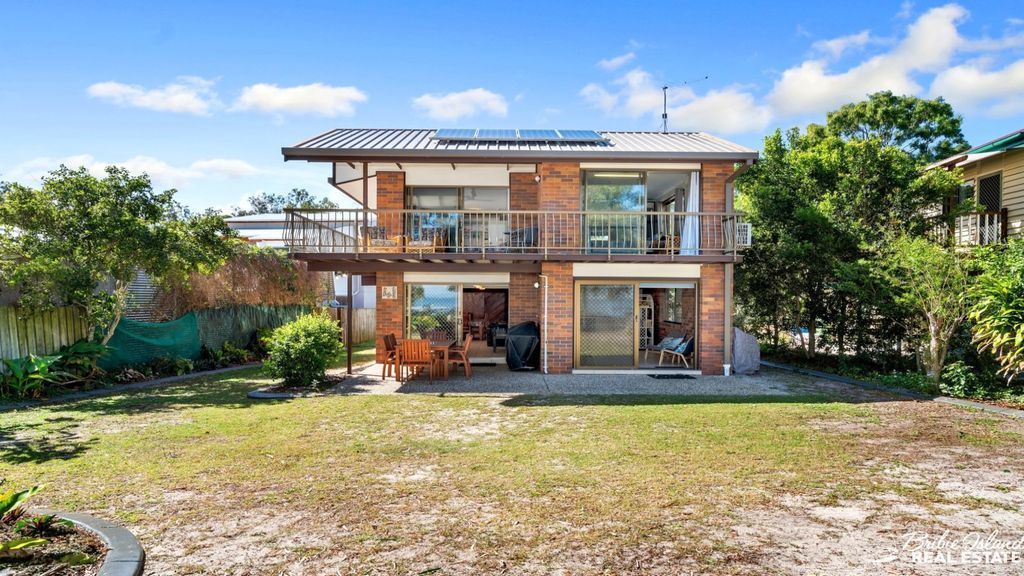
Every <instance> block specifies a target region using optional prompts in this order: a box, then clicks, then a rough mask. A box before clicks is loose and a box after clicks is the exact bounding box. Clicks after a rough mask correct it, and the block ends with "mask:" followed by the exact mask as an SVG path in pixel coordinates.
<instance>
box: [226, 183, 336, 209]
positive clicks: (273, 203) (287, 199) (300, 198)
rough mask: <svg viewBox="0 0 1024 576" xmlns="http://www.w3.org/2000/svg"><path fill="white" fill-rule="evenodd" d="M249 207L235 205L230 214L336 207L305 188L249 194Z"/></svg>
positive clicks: (331, 202)
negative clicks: (279, 192) (284, 192)
mask: <svg viewBox="0 0 1024 576" xmlns="http://www.w3.org/2000/svg"><path fill="white" fill-rule="evenodd" d="M249 206H251V208H248V209H246V208H239V207H237V206H236V207H235V208H234V210H232V213H231V215H232V216H251V215H253V214H278V213H281V212H284V209H285V208H308V209H315V208H337V207H338V205H337V204H335V203H334V202H333V201H331V199H329V198H316V197H315V196H313V195H312V194H310V193H309V191H307V190H306V189H305V188H292V191H291V192H289V193H287V194H271V193H269V192H260V193H258V194H254V195H252V196H249Z"/></svg>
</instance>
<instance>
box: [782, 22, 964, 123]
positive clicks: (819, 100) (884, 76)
mask: <svg viewBox="0 0 1024 576" xmlns="http://www.w3.org/2000/svg"><path fill="white" fill-rule="evenodd" d="M966 16H967V11H966V10H964V9H963V8H962V7H960V6H957V5H955V4H949V5H946V6H942V7H939V8H933V9H932V10H929V11H928V12H926V13H924V14H923V15H921V16H920V17H919V18H918V19H917V20H916V21H914V22H913V23H912V24H911V25H910V26H908V28H907V35H906V37H905V38H904V39H903V40H902V41H901V42H900V43H899V44H898V45H897V46H896V47H895V48H893V50H892V51H890V52H888V53H885V54H881V55H878V56H874V57H872V58H869V59H868V60H866V61H864V62H862V63H860V64H858V65H856V66H854V67H852V68H850V69H849V70H846V71H844V72H831V71H830V70H828V64H827V62H826V61H824V60H821V59H812V60H807V61H805V62H803V63H801V64H800V65H798V66H796V67H793V68H790V69H788V70H786V71H784V72H783V73H782V77H781V78H779V80H778V81H776V83H775V86H774V87H773V89H772V91H771V93H769V94H768V97H767V99H768V102H769V104H771V105H772V107H773V108H774V109H775V110H776V111H777V112H778V113H779V114H781V115H784V116H801V115H818V114H822V113H824V112H826V111H828V110H832V109H835V108H837V107H839V106H841V105H843V104H846V103H848V102H852V101H856V100H860V99H861V98H864V97H865V96H866V95H868V94H870V93H872V92H877V91H879V90H892V91H893V92H895V93H898V94H917V93H920V92H921V86H920V85H918V84H917V82H916V81H915V80H914V74H915V73H921V72H937V71H939V70H941V69H943V68H944V67H946V66H947V65H948V64H949V62H950V59H951V58H952V57H953V55H954V54H955V53H956V51H957V49H958V48H960V47H961V44H962V42H963V39H962V38H961V37H960V34H959V33H958V32H957V24H958V23H959V22H960V21H961V20H963V19H964V18H965V17H966Z"/></svg>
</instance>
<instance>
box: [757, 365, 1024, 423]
mask: <svg viewBox="0 0 1024 576" xmlns="http://www.w3.org/2000/svg"><path fill="white" fill-rule="evenodd" d="M761 365H762V366H767V367H769V368H776V369H778V370H786V371H788V372H795V373H797V374H804V375H806V376H814V377H815V378H822V379H825V380H831V381H833V382H840V383H842V384H849V385H851V386H858V387H860V388H866V389H868V390H876V391H879V392H889V393H891V394H898V395H900V396H906V397H908V398H914V399H916V400H931V401H932V402H938V403H939V404H950V405H952V406H959V407H961V408H969V409H971V410H980V411H982V412H989V413H991V414H999V415H1001V416H1008V417H1010V418H1020V419H1024V410H1018V409H1016V408H1006V407H1005V406H996V405H994V404H986V403H984V402H975V401H973V400H964V399H963V398H951V397H949V396H933V395H931V394H925V393H923V392H917V391H916V390H907V389H906V388H892V387H889V386H882V385H881V384H875V383H873V382H865V381H863V380H857V379H856V378H849V377H847V376H840V375H839V374H830V373H828V372H821V371H818V370H811V369H810V368H798V367H796V366H790V365H789V364H780V363H778V362H770V361H768V360H761Z"/></svg>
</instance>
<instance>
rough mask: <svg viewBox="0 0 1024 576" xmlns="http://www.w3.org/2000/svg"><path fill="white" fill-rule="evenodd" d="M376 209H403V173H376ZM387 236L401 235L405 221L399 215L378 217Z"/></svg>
mask: <svg viewBox="0 0 1024 576" xmlns="http://www.w3.org/2000/svg"><path fill="white" fill-rule="evenodd" d="M377 208H381V209H395V210H401V209H402V208H405V172H377ZM378 224H379V225H380V226H384V228H385V229H386V230H387V234H388V236H398V235H400V234H403V233H404V232H403V230H404V229H405V219H404V218H403V217H402V215H401V214H398V213H395V214H388V215H381V216H379V217H378Z"/></svg>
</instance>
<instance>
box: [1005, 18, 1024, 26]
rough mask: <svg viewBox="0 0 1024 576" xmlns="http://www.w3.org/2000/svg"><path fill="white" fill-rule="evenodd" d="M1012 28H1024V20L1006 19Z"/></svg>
mask: <svg viewBox="0 0 1024 576" xmlns="http://www.w3.org/2000/svg"><path fill="white" fill-rule="evenodd" d="M1006 23H1007V24H1009V25H1010V26H1024V18H1017V17H1011V18H1007V19H1006Z"/></svg>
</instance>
